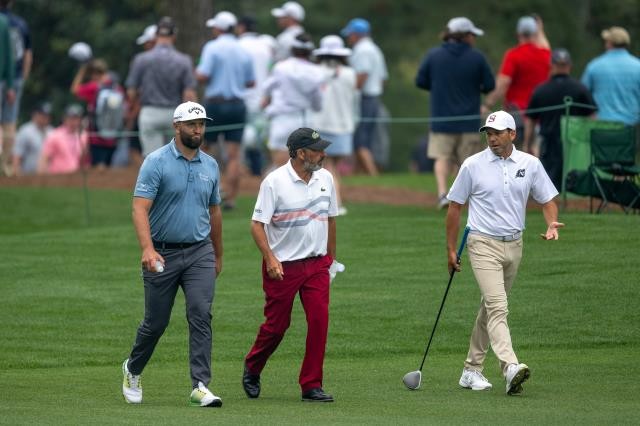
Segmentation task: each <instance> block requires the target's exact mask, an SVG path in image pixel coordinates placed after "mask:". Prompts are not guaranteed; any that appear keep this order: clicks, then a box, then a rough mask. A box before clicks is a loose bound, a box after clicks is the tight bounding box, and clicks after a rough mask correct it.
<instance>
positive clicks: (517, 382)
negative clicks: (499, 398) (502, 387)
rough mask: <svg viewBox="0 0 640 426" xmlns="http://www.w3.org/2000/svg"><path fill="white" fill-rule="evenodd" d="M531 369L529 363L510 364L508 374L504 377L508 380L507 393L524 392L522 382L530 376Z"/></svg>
mask: <svg viewBox="0 0 640 426" xmlns="http://www.w3.org/2000/svg"><path fill="white" fill-rule="evenodd" d="M530 375H531V371H529V367H528V366H527V364H522V363H521V364H509V365H508V366H507V374H505V376H504V378H505V380H506V381H507V386H506V390H507V395H517V394H519V393H522V384H523V383H524V382H525V381H526V380H527V379H528V378H529V376H530Z"/></svg>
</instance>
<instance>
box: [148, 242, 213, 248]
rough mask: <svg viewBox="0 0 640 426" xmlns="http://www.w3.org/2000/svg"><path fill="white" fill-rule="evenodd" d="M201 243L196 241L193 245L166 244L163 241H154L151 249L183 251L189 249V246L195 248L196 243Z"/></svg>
mask: <svg viewBox="0 0 640 426" xmlns="http://www.w3.org/2000/svg"><path fill="white" fill-rule="evenodd" d="M201 242H202V241H196V242H193V243H168V242H165V241H154V242H153V247H154V248H156V249H160V250H166V249H169V250H173V249H184V248H187V247H191V246H195V245H196V244H198V243H201Z"/></svg>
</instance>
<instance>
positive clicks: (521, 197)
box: [447, 146, 558, 236]
mask: <svg viewBox="0 0 640 426" xmlns="http://www.w3.org/2000/svg"><path fill="white" fill-rule="evenodd" d="M530 194H531V197H532V198H533V199H534V200H535V201H536V202H538V203H540V204H544V203H546V202H549V201H551V200H552V199H553V198H554V197H555V196H556V195H558V191H557V190H556V187H555V186H554V185H553V183H552V182H551V179H549V176H548V175H547V172H546V171H545V170H544V167H543V166H542V163H540V160H539V159H538V158H536V157H534V156H533V155H530V154H527V153H525V152H522V151H518V150H516V148H515V146H514V147H513V151H512V152H511V155H510V156H509V157H508V158H506V159H505V158H501V157H498V156H497V155H495V154H494V153H493V152H491V150H490V149H489V148H486V149H485V150H484V151H481V152H479V153H477V154H475V155H472V156H471V157H469V158H467V159H466V160H465V161H464V162H463V163H462V166H460V171H459V172H458V176H457V177H456V179H455V181H454V182H453V185H451V189H450V190H449V194H448V195H447V199H449V201H453V202H455V203H458V204H465V203H466V202H467V200H469V217H468V219H467V224H468V225H469V227H470V228H471V230H473V231H479V232H482V233H483V234H488V235H494V236H504V235H513V234H516V233H518V232H521V231H523V230H524V228H525V211H526V208H527V200H528V199H529V195H530Z"/></svg>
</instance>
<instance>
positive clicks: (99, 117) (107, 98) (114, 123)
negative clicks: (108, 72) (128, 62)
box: [95, 84, 125, 139]
mask: <svg viewBox="0 0 640 426" xmlns="http://www.w3.org/2000/svg"><path fill="white" fill-rule="evenodd" d="M124 109H125V99H124V93H123V92H122V90H118V87H117V85H116V84H109V85H103V86H101V87H100V90H99V91H98V97H97V99H96V110H95V117H96V120H95V124H96V131H97V132H98V136H100V137H101V138H106V139H112V138H115V137H117V136H118V135H119V134H120V132H121V131H122V130H123V128H124V112H125V111H124Z"/></svg>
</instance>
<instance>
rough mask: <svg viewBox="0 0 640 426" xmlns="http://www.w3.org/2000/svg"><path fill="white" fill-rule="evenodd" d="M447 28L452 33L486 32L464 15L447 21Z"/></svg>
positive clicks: (481, 33)
mask: <svg viewBox="0 0 640 426" xmlns="http://www.w3.org/2000/svg"><path fill="white" fill-rule="evenodd" d="M447 29H448V30H449V32H451V33H471V34H475V35H477V36H481V35H483V34H484V31H482V30H481V29H480V28H478V27H476V26H475V25H473V22H471V19H469V18H465V17H464V16H459V17H457V18H451V19H449V22H447Z"/></svg>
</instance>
